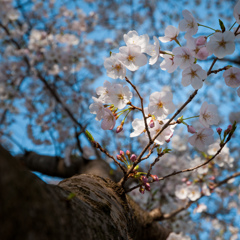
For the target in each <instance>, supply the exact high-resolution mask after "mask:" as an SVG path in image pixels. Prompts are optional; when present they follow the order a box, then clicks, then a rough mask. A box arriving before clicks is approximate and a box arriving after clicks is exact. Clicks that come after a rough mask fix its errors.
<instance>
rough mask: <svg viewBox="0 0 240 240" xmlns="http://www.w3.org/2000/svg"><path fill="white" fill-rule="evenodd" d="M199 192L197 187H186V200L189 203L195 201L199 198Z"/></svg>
mask: <svg viewBox="0 0 240 240" xmlns="http://www.w3.org/2000/svg"><path fill="white" fill-rule="evenodd" d="M200 196H201V192H200V189H199V187H198V186H197V185H191V186H189V187H188V198H189V199H190V200H191V201H196V200H197V199H198V198H200Z"/></svg>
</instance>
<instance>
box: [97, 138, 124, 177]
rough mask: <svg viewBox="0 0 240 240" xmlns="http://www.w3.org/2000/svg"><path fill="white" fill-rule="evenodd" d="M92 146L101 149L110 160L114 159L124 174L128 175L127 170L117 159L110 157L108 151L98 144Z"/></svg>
mask: <svg viewBox="0 0 240 240" xmlns="http://www.w3.org/2000/svg"><path fill="white" fill-rule="evenodd" d="M92 144H93V146H94V147H95V148H97V149H99V150H100V151H101V152H103V153H104V154H106V155H107V156H108V157H109V158H111V159H113V161H114V162H115V163H116V164H117V165H118V166H119V167H120V168H121V169H122V171H123V173H124V174H126V172H127V171H126V169H125V168H124V167H123V166H122V165H121V164H120V163H119V162H118V161H117V160H116V159H115V157H113V156H112V155H110V154H109V153H108V151H107V150H105V149H104V148H102V146H101V145H100V144H99V143H98V142H92Z"/></svg>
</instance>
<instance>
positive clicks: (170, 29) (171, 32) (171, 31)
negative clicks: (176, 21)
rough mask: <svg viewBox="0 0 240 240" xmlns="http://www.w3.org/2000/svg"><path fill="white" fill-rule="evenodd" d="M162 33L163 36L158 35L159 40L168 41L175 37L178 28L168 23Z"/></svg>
mask: <svg viewBox="0 0 240 240" xmlns="http://www.w3.org/2000/svg"><path fill="white" fill-rule="evenodd" d="M164 33H165V36H164V37H159V40H160V41H161V42H170V41H172V40H175V39H177V36H178V34H179V29H178V28H176V27H174V26H172V25H169V26H167V27H166V29H165V32H164Z"/></svg>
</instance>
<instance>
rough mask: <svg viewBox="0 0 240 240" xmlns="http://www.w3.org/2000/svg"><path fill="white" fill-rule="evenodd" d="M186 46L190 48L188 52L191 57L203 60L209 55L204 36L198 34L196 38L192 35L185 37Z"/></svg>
mask: <svg viewBox="0 0 240 240" xmlns="http://www.w3.org/2000/svg"><path fill="white" fill-rule="evenodd" d="M186 39H187V47H188V48H189V49H190V52H191V54H192V56H193V57H195V58H197V59H200V60H205V59H206V58H207V57H208V56H209V51H208V50H207V47H206V39H207V38H206V37H205V36H200V37H198V38H193V37H192V36H188V37H186Z"/></svg>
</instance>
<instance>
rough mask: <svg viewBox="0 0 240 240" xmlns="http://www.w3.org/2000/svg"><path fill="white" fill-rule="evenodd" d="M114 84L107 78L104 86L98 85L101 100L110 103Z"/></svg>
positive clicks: (97, 91)
mask: <svg viewBox="0 0 240 240" xmlns="http://www.w3.org/2000/svg"><path fill="white" fill-rule="evenodd" d="M112 87H113V85H112V83H110V82H109V81H107V80H105V81H104V84H103V87H98V88H97V89H96V93H97V95H99V96H100V97H99V100H101V101H102V102H103V103H109V102H110V92H111V91H112V90H111V89H112Z"/></svg>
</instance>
